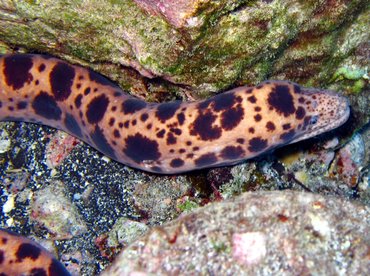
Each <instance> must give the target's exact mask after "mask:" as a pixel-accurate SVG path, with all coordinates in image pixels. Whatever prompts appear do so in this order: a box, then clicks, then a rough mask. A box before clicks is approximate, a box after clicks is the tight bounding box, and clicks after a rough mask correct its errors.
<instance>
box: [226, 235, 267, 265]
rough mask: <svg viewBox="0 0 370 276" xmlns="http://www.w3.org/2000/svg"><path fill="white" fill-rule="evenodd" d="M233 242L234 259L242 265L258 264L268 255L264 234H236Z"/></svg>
mask: <svg viewBox="0 0 370 276" xmlns="http://www.w3.org/2000/svg"><path fill="white" fill-rule="evenodd" d="M232 242H233V245H232V249H233V257H234V259H236V260H237V262H239V263H240V264H241V265H243V264H244V265H253V264H257V263H259V262H261V260H262V259H263V257H264V256H265V255H266V237H265V235H264V234H263V233H262V232H246V233H241V234H234V235H233V237H232Z"/></svg>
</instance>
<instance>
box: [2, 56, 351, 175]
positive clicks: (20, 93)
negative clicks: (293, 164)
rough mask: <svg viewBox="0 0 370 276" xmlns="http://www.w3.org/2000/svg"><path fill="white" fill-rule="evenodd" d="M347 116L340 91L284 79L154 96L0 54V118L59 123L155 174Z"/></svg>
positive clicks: (221, 160)
mask: <svg viewBox="0 0 370 276" xmlns="http://www.w3.org/2000/svg"><path fill="white" fill-rule="evenodd" d="M348 116H349V104H348V101H347V99H346V98H344V97H342V96H339V95H337V94H335V93H334V92H330V91H325V90H315V89H306V88H301V87H300V86H298V85H297V84H294V83H291V82H287V81H266V82H263V83H261V84H260V85H258V86H255V87H239V88H236V89H233V90H231V91H228V92H225V93H222V94H219V95H216V96H214V97H212V98H210V99H208V100H204V101H198V102H170V103H163V104H155V103H147V102H144V101H141V100H138V99H136V98H134V97H131V96H129V95H127V94H125V93H124V92H123V91H122V90H121V89H120V88H119V87H117V86H116V85H114V84H113V83H111V82H109V81H108V80H106V79H105V78H103V77H102V76H100V75H98V74H96V73H94V72H92V71H91V70H88V69H86V68H82V67H78V66H73V65H70V64H68V63H66V62H64V61H61V60H59V59H55V58H50V57H47V56H40V55H6V56H3V57H1V58H0V120H16V121H28V122H36V123H40V124H45V125H49V126H52V127H55V128H58V129H62V130H64V131H66V132H68V133H70V134H72V135H75V136H77V137H79V138H80V139H82V140H83V141H85V142H87V143H88V144H90V145H91V146H93V147H95V148H96V149H98V150H99V151H101V152H103V153H104V154H106V155H107V156H109V157H111V158H113V159H114V160H117V161H119V162H121V163H124V164H126V165H128V166H131V167H134V168H139V169H142V170H145V171H150V172H154V173H164V174H173V173H180V172H185V171H190V170H195V169H201V168H206V167H215V166H221V165H229V164H234V163H237V162H240V161H242V160H245V159H248V158H252V157H255V156H257V155H260V154H262V153H264V152H266V151H269V150H271V149H273V148H276V147H279V146H282V145H286V144H290V143H293V142H296V141H299V140H302V139H307V138H309V137H312V136H315V135H318V134H320V133H322V132H325V131H328V130H331V129H333V128H336V127H338V126H339V125H341V124H343V123H344V122H345V121H346V120H347V118H348Z"/></svg>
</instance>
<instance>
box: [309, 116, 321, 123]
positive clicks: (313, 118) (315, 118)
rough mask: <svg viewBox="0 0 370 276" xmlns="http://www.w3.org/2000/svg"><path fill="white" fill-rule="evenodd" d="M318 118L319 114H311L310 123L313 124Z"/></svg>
mask: <svg viewBox="0 0 370 276" xmlns="http://www.w3.org/2000/svg"><path fill="white" fill-rule="evenodd" d="M318 120H319V116H312V117H311V119H310V125H315V124H316V123H317V121H318Z"/></svg>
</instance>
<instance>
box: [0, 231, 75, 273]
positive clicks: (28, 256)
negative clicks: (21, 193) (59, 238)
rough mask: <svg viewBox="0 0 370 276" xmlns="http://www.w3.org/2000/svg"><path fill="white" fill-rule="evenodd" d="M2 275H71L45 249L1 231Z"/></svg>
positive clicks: (25, 239)
mask: <svg viewBox="0 0 370 276" xmlns="http://www.w3.org/2000/svg"><path fill="white" fill-rule="evenodd" d="M0 275H1V276H18V275H35V276H36V275H38V276H64V275H65V276H67V275H70V273H69V272H68V271H67V270H66V268H65V267H64V266H63V265H62V264H61V263H60V262H59V261H58V260H57V259H55V258H54V257H53V255H52V254H51V253H50V252H48V251H47V250H46V249H45V248H43V247H41V246H40V245H38V244H37V243H35V242H33V241H31V240H30V239H27V238H24V237H21V236H19V235H17V234H14V233H12V232H10V231H7V230H4V229H0Z"/></svg>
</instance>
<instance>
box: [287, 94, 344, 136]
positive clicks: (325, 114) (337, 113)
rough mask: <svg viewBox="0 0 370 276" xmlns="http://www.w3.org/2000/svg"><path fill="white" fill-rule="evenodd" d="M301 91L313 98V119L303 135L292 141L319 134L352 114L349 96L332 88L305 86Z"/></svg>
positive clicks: (311, 113) (334, 126)
mask: <svg viewBox="0 0 370 276" xmlns="http://www.w3.org/2000/svg"><path fill="white" fill-rule="evenodd" d="M301 93H302V94H303V95H305V96H306V97H309V98H310V99H311V106H310V109H311V110H312V111H311V112H310V114H308V115H311V118H312V119H313V120H311V121H312V122H310V124H309V125H308V127H307V129H306V130H305V131H304V133H303V135H301V136H298V137H296V139H294V140H293V141H292V142H291V143H295V142H298V141H301V140H304V139H308V138H311V137H313V136H317V135H319V134H321V133H324V132H327V131H329V130H332V129H335V128H337V127H339V126H341V125H342V124H344V123H345V122H346V121H347V120H348V118H349V115H350V103H349V100H348V98H347V97H344V96H341V95H339V94H337V93H335V92H333V91H330V90H319V89H313V88H303V89H302V90H301Z"/></svg>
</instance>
